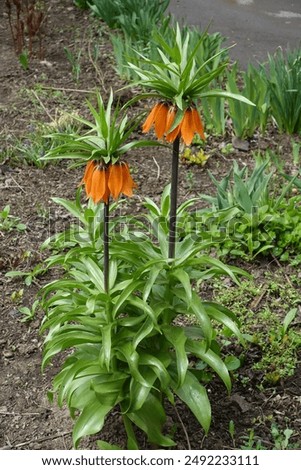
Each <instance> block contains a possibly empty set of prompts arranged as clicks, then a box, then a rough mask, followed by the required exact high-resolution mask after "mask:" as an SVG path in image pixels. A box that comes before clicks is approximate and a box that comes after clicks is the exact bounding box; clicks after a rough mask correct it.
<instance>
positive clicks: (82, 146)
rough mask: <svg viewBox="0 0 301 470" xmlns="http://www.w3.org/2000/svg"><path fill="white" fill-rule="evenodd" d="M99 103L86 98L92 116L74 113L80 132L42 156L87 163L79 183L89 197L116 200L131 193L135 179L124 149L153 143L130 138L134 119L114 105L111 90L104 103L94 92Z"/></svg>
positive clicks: (68, 135) (98, 199) (127, 150)
mask: <svg viewBox="0 0 301 470" xmlns="http://www.w3.org/2000/svg"><path fill="white" fill-rule="evenodd" d="M96 97H97V104H98V107H94V106H93V105H92V104H91V103H90V102H89V101H88V107H89V109H90V111H91V114H92V116H93V118H94V120H93V121H92V122H91V121H88V120H86V119H82V118H80V117H74V119H76V120H77V121H79V122H80V123H81V124H84V126H85V129H87V128H88V130H86V131H85V132H84V133H82V134H76V133H72V134H67V135H66V136H65V135H64V143H63V144H61V145H59V146H58V147H55V148H53V149H51V150H50V151H49V152H48V154H47V155H46V156H45V157H44V159H50V158H51V159H52V158H70V159H73V160H75V161H76V162H77V163H76V166H77V165H80V164H82V163H85V164H86V167H85V172H84V176H83V179H82V181H81V183H80V185H82V184H83V185H84V186H85V192H86V195H87V197H88V198H90V199H91V200H93V201H94V202H95V203H99V202H104V203H105V204H107V203H108V202H109V199H110V197H112V198H113V199H114V200H117V199H118V198H119V196H120V195H121V194H123V195H125V196H132V194H133V189H134V188H135V187H136V183H135V182H134V181H133V179H132V177H131V174H130V170H129V166H128V164H127V163H126V162H125V161H124V158H125V156H126V155H127V153H128V152H129V151H130V150H131V149H133V148H136V147H144V146H155V145H156V143H155V142H153V141H147V140H140V139H139V140H133V139H131V134H132V132H133V131H134V129H136V128H137V121H136V119H131V120H130V119H128V116H127V114H126V113H125V109H126V107H125V106H124V107H123V108H120V107H119V106H118V105H117V106H116V107H115V108H114V109H113V103H114V99H113V92H112V91H111V93H110V95H109V98H108V101H107V104H106V106H105V104H104V102H103V99H102V97H101V95H100V94H97V95H96Z"/></svg>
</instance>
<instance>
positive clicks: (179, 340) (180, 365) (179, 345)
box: [162, 325, 188, 386]
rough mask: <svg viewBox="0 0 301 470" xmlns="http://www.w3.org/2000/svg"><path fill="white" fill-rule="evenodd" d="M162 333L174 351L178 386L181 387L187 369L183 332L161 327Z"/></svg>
mask: <svg viewBox="0 0 301 470" xmlns="http://www.w3.org/2000/svg"><path fill="white" fill-rule="evenodd" d="M162 331H163V334H164V336H165V337H166V339H167V341H169V343H170V344H171V345H172V347H173V348H174V350H175V353H176V362H177V372H178V386H181V385H182V384H183V383H184V380H185V376H186V372H187V368H188V358H187V354H186V349H185V343H186V341H187V337H186V336H185V333H184V330H183V329H182V328H181V327H179V326H171V325H170V326H162Z"/></svg>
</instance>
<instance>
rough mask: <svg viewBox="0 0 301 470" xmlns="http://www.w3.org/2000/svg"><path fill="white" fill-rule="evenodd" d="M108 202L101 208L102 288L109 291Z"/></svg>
mask: <svg viewBox="0 0 301 470" xmlns="http://www.w3.org/2000/svg"><path fill="white" fill-rule="evenodd" d="M109 210H110V204H109V202H108V203H107V204H105V205H104V210H103V222H104V228H103V277H104V288H105V291H106V292H109V247H110V241H109Z"/></svg>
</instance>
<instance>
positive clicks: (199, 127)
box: [142, 103, 205, 145]
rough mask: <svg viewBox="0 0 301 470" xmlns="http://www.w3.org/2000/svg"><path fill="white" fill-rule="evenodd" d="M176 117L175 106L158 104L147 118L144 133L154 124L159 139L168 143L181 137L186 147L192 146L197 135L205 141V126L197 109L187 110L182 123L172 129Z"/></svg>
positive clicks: (143, 128) (143, 127)
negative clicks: (163, 139)
mask: <svg viewBox="0 0 301 470" xmlns="http://www.w3.org/2000/svg"><path fill="white" fill-rule="evenodd" d="M175 116H176V108H175V106H171V105H168V104H167V103H157V104H155V106H154V107H153V108H152V110H151V112H150V113H149V115H148V116H147V118H146V120H145V122H144V124H143V126H142V131H143V132H148V131H149V130H150V128H151V127H152V125H153V124H154V127H155V133H156V136H157V137H158V139H162V138H165V139H166V140H167V142H173V141H174V140H175V139H176V138H177V137H181V138H182V139H183V141H184V142H185V144H186V145H190V144H191V142H192V139H193V136H194V134H195V133H197V134H199V135H200V136H201V138H202V139H203V140H205V134H204V126H203V123H202V121H201V118H200V115H199V113H198V110H197V109H196V108H194V107H190V108H187V109H186V111H185V112H184V116H183V118H182V120H181V122H180V123H179V124H178V125H177V126H176V127H175V128H174V129H172V126H173V123H174V120H175ZM170 129H172V130H170Z"/></svg>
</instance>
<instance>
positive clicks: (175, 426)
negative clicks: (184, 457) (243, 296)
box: [0, 0, 301, 449]
mask: <svg viewBox="0 0 301 470" xmlns="http://www.w3.org/2000/svg"><path fill="white" fill-rule="evenodd" d="M72 3H73V2H72V1H71V0H69V1H68V0H51V1H49V2H47V4H49V7H47V8H48V15H47V22H46V23H45V27H44V31H45V34H44V39H43V46H44V51H45V57H44V59H43V60H39V59H38V58H33V59H32V60H31V61H30V67H29V69H28V70H23V69H22V68H21V66H20V64H19V61H18V59H17V58H16V56H15V53H14V45H13V42H12V39H11V36H10V34H9V27H8V18H7V15H6V12H5V6H4V2H1V5H0V54H1V63H2V67H1V70H0V100H1V103H0V129H1V130H0V139H1V140H0V152H2V159H1V164H0V185H1V192H0V209H2V208H3V207H4V206H5V205H8V204H9V205H10V209H11V214H13V215H14V216H16V217H18V218H19V219H20V221H21V222H22V223H24V224H26V226H27V229H26V230H25V231H23V232H22V231H18V230H16V229H14V230H11V231H3V232H0V283H1V306H0V335H1V336H0V447H1V448H2V449H71V448H72V439H71V432H72V420H71V418H70V417H69V412H68V410H67V409H66V408H65V407H63V408H62V409H59V408H58V406H57V405H56V403H55V402H54V403H50V402H49V401H48V398H47V391H48V390H49V389H51V380H52V378H53V376H54V375H55V373H56V372H57V371H58V364H57V363H56V362H54V363H53V364H52V365H51V366H48V367H47V369H46V370H45V372H43V373H42V372H41V355H42V344H43V338H42V337H41V335H40V333H39V327H40V323H41V318H42V313H41V312H38V313H37V315H36V316H35V318H34V319H33V321H31V322H27V323H26V322H22V321H21V320H22V315H21V314H20V312H19V307H20V306H27V307H31V305H32V303H33V301H34V299H35V295H36V293H37V291H38V289H39V287H40V286H41V285H43V284H45V283H46V282H48V281H50V280H52V279H53V278H54V276H55V273H54V272H48V273H46V274H45V275H44V276H39V277H38V278H37V279H36V280H35V281H34V282H33V283H32V284H31V285H30V286H26V285H25V284H24V281H23V280H22V279H19V278H14V279H9V278H7V277H5V273H6V272H7V271H10V270H23V271H30V270H32V269H33V268H34V267H35V266H36V265H37V264H38V263H39V262H41V261H42V260H43V259H44V258H45V256H46V255H47V253H44V252H42V251H41V249H40V246H41V243H42V242H43V241H44V240H45V239H46V238H47V237H48V236H49V235H51V234H53V233H55V232H59V231H61V230H63V229H64V228H65V227H66V226H67V225H68V224H69V222H70V219H69V217H68V216H67V215H66V213H65V211H64V209H63V208H61V207H59V206H57V205H56V204H54V202H53V201H52V197H64V198H69V199H74V195H75V190H76V188H77V185H78V183H79V181H80V179H81V177H82V169H75V170H70V169H68V167H67V165H66V164H65V163H64V162H60V163H58V164H50V165H48V166H46V167H45V168H38V167H36V166H30V165H28V164H27V163H26V161H25V160H24V161H22V155H21V154H20V153H19V152H18V150H17V149H16V144H15V142H16V140H19V141H22V139H23V138H25V136H28V134H29V133H30V131H31V130H32V129H33V126H36V124H35V123H38V122H40V123H41V122H45V123H50V122H51V121H55V120H56V119H58V117H59V116H60V115H61V113H62V112H63V111H64V110H65V109H68V110H69V111H72V112H78V113H85V112H86V107H85V98H87V97H88V96H89V94H88V93H86V91H88V90H93V89H95V88H99V90H100V92H101V93H102V94H104V95H105V96H107V95H108V93H109V90H110V88H111V87H113V89H114V90H116V89H118V88H120V87H121V86H122V85H124V84H123V82H122V81H121V80H120V79H119V78H118V77H117V75H116V73H115V71H114V66H113V59H112V50H111V46H110V43H109V38H108V34H107V32H106V31H107V30H106V28H105V27H104V26H102V27H101V29H100V30H98V29H97V28H96V26H95V24H96V22H95V20H94V19H92V18H91V17H90V16H89V14H88V13H87V12H85V11H81V10H79V9H77V8H76V7H74V6H73V4H72ZM99 31H100V32H99ZM91 41H95V42H96V41H97V43H98V44H99V54H98V58H97V62H96V63H95V62H94V63H92V62H91V57H89V50H91V49H89V48H90V46H91ZM64 47H66V48H68V49H70V50H73V51H76V50H78V48H79V47H81V48H82V55H81V68H80V75H79V80H78V82H75V81H74V75H73V74H72V70H71V65H70V63H69V62H68V60H67V58H66V53H65V52H64ZM237 47H239V46H237ZM128 93H131V92H128ZM229 142H231V135H229V136H226V137H225V139H224V140H223V141H222V140H221V139H217V140H215V139H213V138H208V141H207V147H206V151H207V152H209V153H210V155H211V157H210V159H209V161H208V163H207V164H206V166H205V167H198V166H190V167H189V168H187V166H185V165H181V167H180V182H179V193H180V194H179V195H180V199H181V200H184V199H185V198H187V197H190V196H193V195H194V194H197V193H199V192H204V193H206V192H207V193H208V192H210V191H211V188H210V183H209V179H208V174H207V170H208V169H210V171H211V172H212V173H213V174H214V175H215V176H216V177H218V178H219V177H221V176H222V175H224V174H225V173H226V172H227V171H228V170H229V168H230V166H231V164H232V162H233V159H236V160H237V161H238V162H240V163H244V164H250V165H252V161H253V159H252V154H251V150H258V149H260V148H267V147H269V146H270V147H272V148H274V149H281V152H282V155H284V156H285V155H286V154H288V153H289V152H290V151H291V147H290V139H289V138H288V137H285V136H279V135H277V133H275V132H274V130H273V129H271V131H270V133H268V134H267V135H266V136H265V137H264V138H259V137H257V138H255V139H254V140H253V141H251V142H250V151H248V152H241V151H239V150H236V151H234V152H232V153H231V154H230V155H224V154H223V153H222V152H221V149H222V147H223V145H224V144H225V143H229ZM7 155H9V158H8V157H7ZM129 159H130V164H131V167H132V171H133V174H134V179H135V180H136V182H137V184H138V190H137V191H136V195H135V196H134V197H133V198H132V199H131V200H129V202H128V210H129V211H135V210H136V209H137V208H138V206H139V205H140V202H141V200H142V198H143V197H144V196H149V197H152V198H154V199H155V200H158V199H159V197H160V194H161V193H162V189H163V187H164V186H165V185H166V183H167V182H168V181H169V178H170V152H169V151H168V150H166V149H159V150H158V149H156V150H155V151H154V150H145V149H144V150H142V151H141V150H139V151H136V152H133V153H132V155H131V156H130V157H129ZM236 264H237V260H236ZM243 267H244V268H245V269H247V270H248V271H249V272H250V273H251V274H253V275H254V276H255V278H256V279H258V282H260V279H261V278H262V277H263V276H264V273H266V272H267V271H268V272H270V273H273V271H275V270H277V269H278V268H279V267H278V266H277V264H275V262H273V260H266V261H265V260H261V261H260V262H254V263H252V264H247V263H244V266H243ZM292 270H293V268H291V267H289V266H283V267H282V268H281V271H279V272H281V273H282V275H283V282H284V283H285V282H287V281H286V279H287V277H288V276H290V275H291V273H292ZM293 272H294V274H297V275H298V274H299V269H298V268H294V270H293ZM278 274H279V273H278ZM280 275H281V274H280ZM259 357H260V351H258V350H257V349H256V348H255V347H254V348H252V347H251V348H249V349H248V352H247V357H246V360H245V362H244V364H243V366H242V367H241V369H239V373H238V374H235V375H233V391H232V393H231V395H230V396H228V395H227V393H226V390H225V388H224V386H223V384H221V383H220V381H219V380H218V379H214V380H213V381H212V382H211V383H210V384H209V385H208V393H209V396H210V399H211V403H212V416H213V419H212V425H211V429H210V432H209V434H208V436H207V437H206V436H204V433H203V431H202V429H201V428H200V426H199V424H198V423H197V422H196V420H195V419H194V417H193V416H192V415H191V414H190V413H189V411H187V409H186V408H185V407H184V406H183V405H182V404H178V405H177V407H176V412H175V410H173V409H172V408H168V407H167V408H168V419H167V424H166V430H167V431H168V432H171V431H172V432H173V433H174V435H173V438H174V440H175V441H176V442H177V447H176V448H178V449H188V448H189V446H190V447H191V448H192V449H233V448H240V446H241V445H242V444H243V443H244V442H245V441H246V439H247V438H248V436H249V435H250V433H249V430H250V429H253V430H254V432H255V434H256V436H258V438H259V439H260V440H261V443H262V446H264V447H265V448H267V449H272V448H274V446H275V440H274V439H273V437H272V435H271V423H272V422H273V423H276V425H277V426H278V429H280V430H285V429H291V430H292V431H293V434H292V437H291V439H290V443H292V444H293V445H294V446H295V447H296V448H299V449H301V438H300V424H301V393H300V390H301V367H300V366H298V367H297V368H296V370H295V373H294V375H293V376H292V377H290V378H286V379H283V380H282V381H280V382H279V383H277V384H276V385H274V386H270V385H267V384H264V383H263V382H262V376H261V375H260V374H259V373H255V372H254V370H253V369H252V364H253V363H254V362H256V361H258V358H259ZM240 377H248V381H242V380H240ZM230 422H233V423H234V429H235V433H234V435H233V433H232V436H231V435H230V434H231V433H229V423H230ZM187 436H188V439H187ZM97 439H102V440H106V441H109V442H111V443H114V444H119V445H121V446H123V447H124V446H125V442H126V441H125V435H124V432H123V430H122V426H121V416H120V413H119V412H118V410H116V411H115V412H113V413H111V415H110V416H109V417H108V419H107V421H106V424H105V427H104V429H103V430H102V432H101V433H100V434H99V435H96V436H93V437H90V438H85V439H83V440H82V442H81V447H82V448H86V449H95V448H97V444H96V441H97ZM143 439H144V438H143V437H141V442H140V444H141V448H144V449H147V448H152V446H151V445H150V444H149V443H148V442H145V441H144V440H143ZM188 441H189V442H188Z"/></svg>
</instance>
